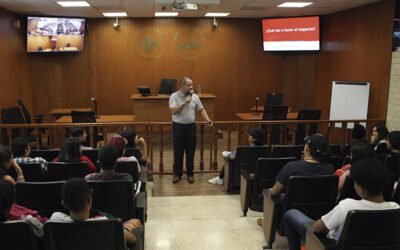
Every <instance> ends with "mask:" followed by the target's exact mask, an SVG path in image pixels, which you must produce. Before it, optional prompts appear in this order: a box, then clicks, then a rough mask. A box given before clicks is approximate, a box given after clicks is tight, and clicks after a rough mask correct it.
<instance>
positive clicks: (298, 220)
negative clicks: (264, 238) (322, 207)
mask: <svg viewBox="0 0 400 250" xmlns="http://www.w3.org/2000/svg"><path fill="white" fill-rule="evenodd" d="M351 177H352V178H353V180H354V188H355V190H356V192H357V194H358V195H359V196H360V197H361V198H362V199H361V200H354V199H344V200H342V201H340V202H339V204H338V205H337V206H336V207H335V208H334V209H333V210H332V211H330V212H329V213H327V214H326V215H324V216H322V217H321V219H319V220H317V221H315V222H314V221H313V220H312V219H311V218H309V217H307V216H306V215H304V214H303V213H302V212H300V211H299V210H297V209H291V210H289V211H287V212H286V213H285V216H284V221H285V232H286V235H287V238H288V242H289V248H290V250H297V249H300V240H301V238H303V239H304V238H305V235H306V228H305V226H304V225H305V224H307V223H310V222H314V232H316V233H325V232H327V231H328V230H329V233H328V237H329V238H331V239H334V240H338V239H339V236H340V234H341V231H342V229H343V225H344V222H345V219H346V215H347V213H348V212H349V211H350V210H386V209H396V208H399V207H400V206H399V205H398V204H397V203H395V202H385V201H384V198H383V191H384V190H385V188H386V187H387V186H388V185H389V183H390V178H391V176H390V172H389V170H388V169H387V168H386V167H385V166H384V165H383V164H382V163H381V162H380V161H379V160H377V159H364V160H361V161H359V162H357V163H356V164H354V166H353V167H352V170H351ZM370 226H373V225H370Z"/></svg>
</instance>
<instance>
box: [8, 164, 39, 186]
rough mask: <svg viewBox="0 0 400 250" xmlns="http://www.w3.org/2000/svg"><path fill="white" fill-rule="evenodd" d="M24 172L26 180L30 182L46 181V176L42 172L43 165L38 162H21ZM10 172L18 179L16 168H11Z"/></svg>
mask: <svg viewBox="0 0 400 250" xmlns="http://www.w3.org/2000/svg"><path fill="white" fill-rule="evenodd" d="M19 166H20V167H21V170H22V172H23V173H24V178H25V181H28V182H40V181H45V180H46V177H45V176H44V174H43V172H42V166H41V165H40V164H38V163H24V164H22V163H21V164H19ZM9 174H10V175H11V177H13V178H14V180H16V179H17V172H15V169H14V168H10V170H9Z"/></svg>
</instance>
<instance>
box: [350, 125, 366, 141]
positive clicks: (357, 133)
mask: <svg viewBox="0 0 400 250" xmlns="http://www.w3.org/2000/svg"><path fill="white" fill-rule="evenodd" d="M366 135H367V131H366V130H365V127H364V126H363V125H361V124H356V125H354V128H353V130H352V131H351V142H350V144H351V145H354V144H358V143H366V141H365V136H366Z"/></svg>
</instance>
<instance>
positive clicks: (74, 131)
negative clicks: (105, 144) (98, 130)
mask: <svg viewBox="0 0 400 250" xmlns="http://www.w3.org/2000/svg"><path fill="white" fill-rule="evenodd" d="M71 137H75V138H79V140H81V142H82V149H83V150H88V149H92V148H91V147H87V146H84V145H83V144H85V143H86V141H87V132H86V129H85V128H84V127H72V128H71Z"/></svg>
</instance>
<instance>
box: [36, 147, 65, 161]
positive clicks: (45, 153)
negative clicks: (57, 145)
mask: <svg viewBox="0 0 400 250" xmlns="http://www.w3.org/2000/svg"><path fill="white" fill-rule="evenodd" d="M59 154H60V150H59V149H51V150H31V154H30V155H29V156H30V157H32V158H35V157H42V158H43V159H45V160H46V161H48V162H51V161H53V160H54V159H55V158H56V157H58V155H59Z"/></svg>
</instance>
